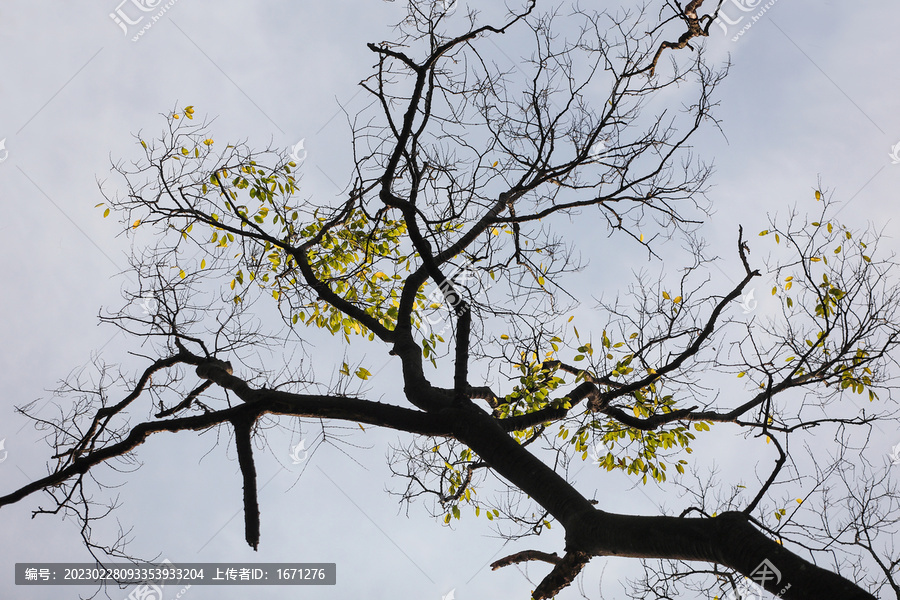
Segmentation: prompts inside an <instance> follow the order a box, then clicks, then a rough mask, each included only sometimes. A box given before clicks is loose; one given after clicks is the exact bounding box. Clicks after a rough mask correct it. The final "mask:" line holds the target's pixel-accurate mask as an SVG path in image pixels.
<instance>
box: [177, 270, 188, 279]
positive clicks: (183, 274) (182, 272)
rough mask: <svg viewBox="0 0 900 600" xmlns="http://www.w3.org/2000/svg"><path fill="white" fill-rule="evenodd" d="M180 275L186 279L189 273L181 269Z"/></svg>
mask: <svg viewBox="0 0 900 600" xmlns="http://www.w3.org/2000/svg"><path fill="white" fill-rule="evenodd" d="M178 276H179V277H181V278H182V279H184V278H185V277H186V276H187V273H185V272H184V269H181V270H180V271H179V272H178Z"/></svg>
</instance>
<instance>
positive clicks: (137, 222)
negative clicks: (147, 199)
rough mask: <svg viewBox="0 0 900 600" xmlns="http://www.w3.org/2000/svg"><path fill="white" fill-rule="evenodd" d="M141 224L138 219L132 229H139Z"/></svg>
mask: <svg viewBox="0 0 900 600" xmlns="http://www.w3.org/2000/svg"><path fill="white" fill-rule="evenodd" d="M140 224H141V220H140V219H138V220H137V221H135V222H134V223H133V224H132V225H131V228H132V229H137V228H138V225H140Z"/></svg>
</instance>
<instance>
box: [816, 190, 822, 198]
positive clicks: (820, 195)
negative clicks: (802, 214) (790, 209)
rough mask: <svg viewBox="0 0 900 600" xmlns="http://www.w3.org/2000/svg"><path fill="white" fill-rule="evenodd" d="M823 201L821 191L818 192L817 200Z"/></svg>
mask: <svg viewBox="0 0 900 600" xmlns="http://www.w3.org/2000/svg"><path fill="white" fill-rule="evenodd" d="M821 199H822V192H820V191H819V190H816V200H821Z"/></svg>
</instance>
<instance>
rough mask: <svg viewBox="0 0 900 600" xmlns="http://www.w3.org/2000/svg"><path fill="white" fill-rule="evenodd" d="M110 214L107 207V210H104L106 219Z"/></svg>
mask: <svg viewBox="0 0 900 600" xmlns="http://www.w3.org/2000/svg"><path fill="white" fill-rule="evenodd" d="M108 216H109V209H108V208H107V209H106V210H104V211H103V218H104V219H105V218H106V217H108Z"/></svg>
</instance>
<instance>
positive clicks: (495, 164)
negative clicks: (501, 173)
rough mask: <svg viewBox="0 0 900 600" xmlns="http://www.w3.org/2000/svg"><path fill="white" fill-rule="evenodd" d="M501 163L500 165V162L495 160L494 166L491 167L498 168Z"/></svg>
mask: <svg viewBox="0 0 900 600" xmlns="http://www.w3.org/2000/svg"><path fill="white" fill-rule="evenodd" d="M499 163H500V161H499V160H495V161H494V164H492V165H491V166H492V167H496V166H497V165H498V164H499Z"/></svg>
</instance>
